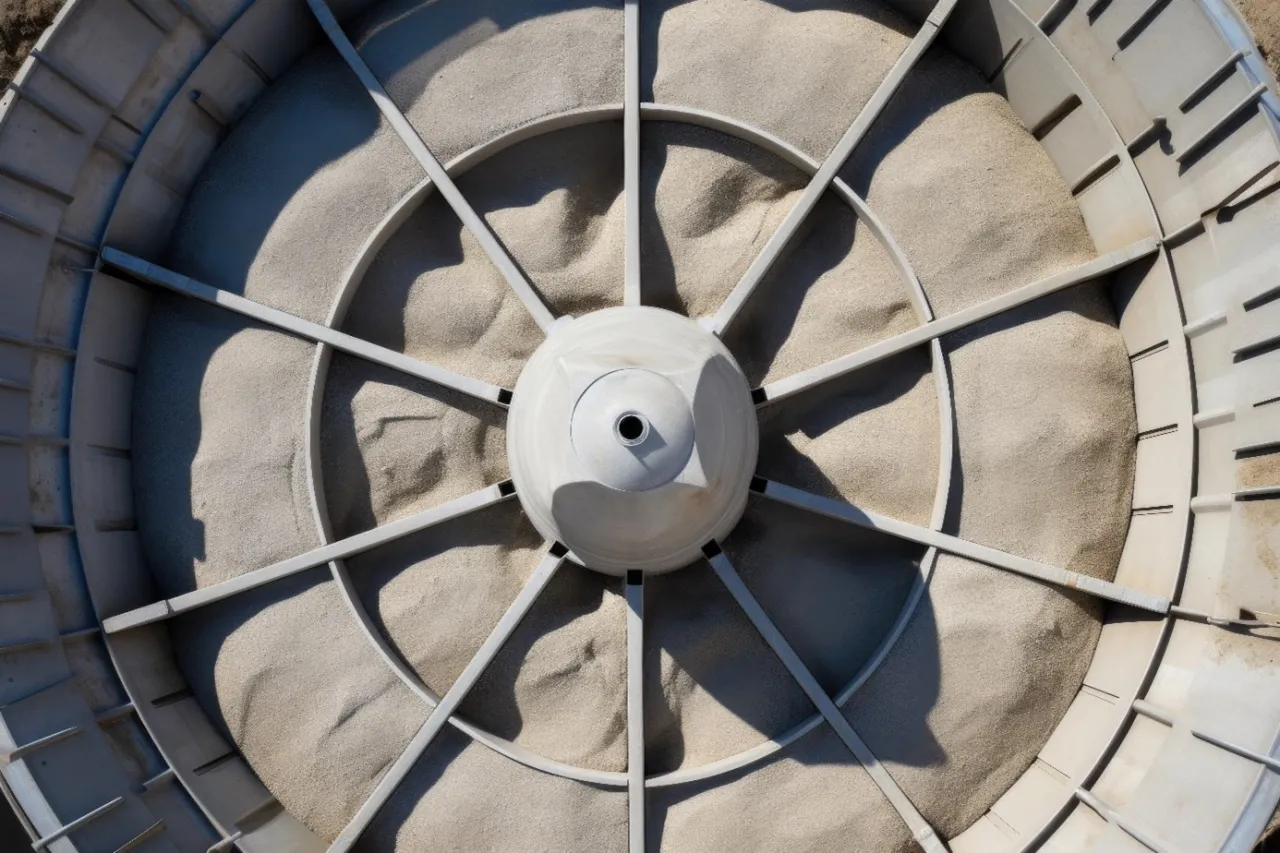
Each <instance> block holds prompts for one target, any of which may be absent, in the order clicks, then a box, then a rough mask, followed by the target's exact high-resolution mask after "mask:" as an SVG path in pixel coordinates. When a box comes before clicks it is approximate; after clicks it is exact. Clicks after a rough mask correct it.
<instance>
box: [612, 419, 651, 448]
mask: <svg viewBox="0 0 1280 853" xmlns="http://www.w3.org/2000/svg"><path fill="white" fill-rule="evenodd" d="M614 431H615V432H616V433H617V434H618V438H619V439H620V440H621V441H622V443H623V444H626V445H628V446H630V445H635V444H639V443H640V442H641V441H644V437H645V436H646V435H647V434H648V433H649V424H648V422H647V421H646V420H645V419H644V418H642V417H641V416H640V415H637V414H635V413H634V412H628V413H626V414H625V415H623V416H622V417H620V418H618V422H617V423H616V424H615V425H614Z"/></svg>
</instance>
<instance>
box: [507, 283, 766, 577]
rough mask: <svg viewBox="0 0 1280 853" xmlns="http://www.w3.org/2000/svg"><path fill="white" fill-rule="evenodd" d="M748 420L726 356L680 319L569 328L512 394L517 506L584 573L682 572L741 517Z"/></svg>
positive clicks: (619, 316)
mask: <svg viewBox="0 0 1280 853" xmlns="http://www.w3.org/2000/svg"><path fill="white" fill-rule="evenodd" d="M754 408H755V407H754V404H753V403H752V400H751V391H750V387H749V386H748V384H747V380H746V377H745V376H744V375H743V373H742V370H741V369H740V368H739V367H738V365H737V363H736V362H735V361H734V359H733V356H732V355H730V353H729V351H728V349H726V348H725V346H724V344H722V343H721V342H720V340H719V339H718V338H717V337H715V336H714V335H712V334H711V333H709V332H707V331H706V330H705V329H703V328H702V327H701V326H699V325H698V324H697V323H695V322H694V321H692V320H689V319H688V318H686V317H682V316H680V315H678V314H674V313H672V312H670V311H663V310H661V309H657V308H643V307H625V308H610V309H606V310H604V311H597V312H595V313H593V314H589V315H587V316H585V317H581V318H578V319H575V320H572V321H568V322H565V323H563V324H560V325H557V327H556V328H555V329H554V330H553V331H552V333H551V335H550V336H549V337H548V338H547V340H546V341H545V342H544V343H543V344H542V345H541V346H540V347H539V348H538V350H537V351H536V352H535V353H534V355H533V357H532V358H530V360H529V363H528V364H527V365H526V367H525V369H524V371H523V372H522V373H521V375H520V379H519V381H518V382H517V383H516V387H515V396H514V398H513V401H512V404H511V413H510V418H509V421H508V425H507V454H508V457H509V461H510V465H511V474H512V479H513V480H514V482H515V485H516V493H517V494H518V495H519V497H520V501H521V503H522V505H523V506H524V509H525V511H526V512H527V514H528V515H529V517H530V519H531V520H532V521H533V524H534V526H535V527H537V528H538V531H539V532H540V533H541V534H542V535H543V536H545V537H546V538H547V539H551V540H556V541H559V542H563V543H564V544H565V545H566V546H567V547H568V548H569V549H570V550H571V551H572V552H573V554H574V555H575V556H576V557H577V558H578V559H579V560H580V561H581V562H582V563H583V564H584V565H586V566H588V567H590V568H592V569H596V570H598V571H601V572H605V573H608V574H615V575H616V574H624V573H625V572H627V571H633V570H638V571H643V572H664V571H670V570H672V569H678V568H681V567H682V566H686V565H688V564H690V563H691V562H693V561H694V560H696V559H697V557H698V555H699V553H700V552H701V549H702V546H703V545H704V544H706V543H707V542H708V541H710V540H712V539H717V538H719V537H722V536H724V535H726V534H727V533H728V532H729V530H731V529H732V528H733V526H734V525H735V524H736V523H737V521H738V519H739V518H740V517H741V516H742V512H743V510H744V508H745V506H746V501H747V494H748V491H749V487H750V483H751V476H752V473H753V472H754V470H755V463H756V451H757V446H758V435H757V427H756V417H755V411H754Z"/></svg>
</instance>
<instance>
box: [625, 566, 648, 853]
mask: <svg viewBox="0 0 1280 853" xmlns="http://www.w3.org/2000/svg"><path fill="white" fill-rule="evenodd" d="M626 587H627V797H628V812H627V825H628V830H629V831H628V836H629V839H630V841H629V846H628V850H629V851H630V853H645V841H644V834H645V833H644V830H645V793H644V776H645V771H644V573H643V572H627V583H626Z"/></svg>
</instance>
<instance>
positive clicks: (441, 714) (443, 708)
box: [329, 543, 569, 853]
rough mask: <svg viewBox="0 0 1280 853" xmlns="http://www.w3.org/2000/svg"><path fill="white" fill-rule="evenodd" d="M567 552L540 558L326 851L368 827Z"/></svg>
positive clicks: (557, 548)
mask: <svg viewBox="0 0 1280 853" xmlns="http://www.w3.org/2000/svg"><path fill="white" fill-rule="evenodd" d="M568 553H569V552H568V551H567V550H566V549H565V548H564V547H563V546H562V545H560V544H559V543H557V544H555V545H553V546H552V547H551V548H550V550H549V551H548V552H547V554H546V556H545V557H543V558H542V562H541V563H539V564H538V567H537V568H536V569H534V572H533V574H532V575H531V576H530V577H529V581H528V583H526V584H525V587H524V589H522V590H521V591H520V594H519V595H517V596H516V600H515V601H513V602H512V603H511V606H510V607H509V608H507V612H506V613H504V614H502V618H501V619H499V620H498V624H497V625H495V626H494V628H493V631H492V632H491V633H490V634H489V636H488V638H487V639H485V641H484V643H482V644H481V646H480V648H479V650H478V651H477V652H476V653H475V656H474V657H472V658H471V661H470V662H469V663H468V664H467V666H466V668H465V669H463V670H462V674H461V675H459V676H458V679H457V681H455V682H454V683H453V686H452V687H450V688H449V690H448V691H447V692H446V693H445V694H444V695H443V696H441V697H440V702H439V704H437V705H436V707H435V710H433V711H432V712H431V713H430V714H429V715H428V716H427V721H426V722H425V723H423V724H422V728H420V729H418V732H417V734H415V735H414V736H413V738H412V739H411V740H410V741H409V745H408V746H406V747H405V749H404V752H402V753H401V754H400V757H399V758H397V759H396V760H395V763H393V764H392V765H391V767H390V768H389V769H388V770H387V772H386V773H384V774H383V775H382V778H381V779H379V780H378V784H377V785H376V786H375V787H374V789H373V793H372V794H370V795H369V799H367V800H365V802H364V804H363V805H361V806H360V808H359V810H358V811H357V812H356V814H355V816H354V817H353V818H351V822H350V823H348V824H347V826H346V827H345V828H344V829H343V830H342V832H341V833H339V835H338V837H337V838H336V839H334V842H333V844H331V845H329V853H347V851H349V850H351V848H352V847H353V846H354V845H355V843H356V842H357V841H358V840H359V839H360V836H361V834H362V833H363V832H364V831H365V830H366V829H367V828H368V827H369V824H371V823H373V819H374V818H375V817H377V816H378V812H379V811H381V810H382V807H383V806H385V805H386V804H387V801H388V800H390V799H391V796H392V794H394V793H395V790H396V788H398V787H399V786H400V783H401V782H403V781H404V780H405V777H407V776H408V775H409V771H410V770H412V769H413V766H414V765H415V764H417V763H418V759H419V758H421V757H422V754H423V753H424V752H426V751H427V747H429V746H430V745H431V742H432V741H433V740H435V738H436V735H438V734H439V733H440V730H441V729H443V728H444V726H445V723H447V722H448V721H449V717H450V716H452V715H453V714H454V712H456V711H457V710H458V706H459V705H461V704H462V700H463V699H465V698H466V696H467V694H468V693H470V692H471V688H473V687H475V685H476V682H478V681H479V680H480V676H482V675H483V674H484V671H485V669H487V668H488V666H489V664H490V663H492V662H493V659H494V658H495V657H497V655H498V652H499V651H500V650H501V649H502V646H503V644H504V643H506V641H507V639H508V638H509V637H510V636H511V634H512V632H513V631H515V629H516V627H517V626H518V625H519V624H520V621H521V620H522V619H524V617H525V615H526V614H527V613H528V612H529V610H530V609H531V608H532V607H533V603H534V602H535V601H537V599H538V595H539V594H540V593H541V592H542V590H543V589H545V588H546V586H547V583H548V582H550V580H551V578H552V576H553V575H554V574H555V573H556V569H558V568H560V564H561V563H562V562H564V558H565V555H566V554H568Z"/></svg>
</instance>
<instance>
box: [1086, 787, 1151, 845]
mask: <svg viewBox="0 0 1280 853" xmlns="http://www.w3.org/2000/svg"><path fill="white" fill-rule="evenodd" d="M1076 799H1077V800H1079V801H1080V802H1082V803H1084V804H1085V805H1086V806H1088V807H1089V808H1091V809H1093V810H1094V811H1095V812H1097V813H1098V814H1099V815H1100V816H1101V817H1102V819H1103V820H1105V821H1106V822H1107V823H1109V824H1111V825H1113V826H1115V827H1117V828H1119V829H1120V830H1121V831H1123V832H1124V833H1125V834H1126V835H1128V836H1129V837H1130V838H1132V839H1133V840H1134V841H1136V842H1138V843H1139V844H1141V845H1142V846H1143V847H1145V848H1147V849H1148V850H1150V851H1152V853H1168V848H1166V847H1165V846H1164V845H1163V844H1161V843H1160V842H1159V841H1156V840H1155V839H1154V838H1152V837H1151V835H1150V834H1149V833H1146V832H1144V831H1142V830H1141V829H1139V828H1138V827H1136V826H1134V825H1133V823H1131V822H1130V821H1128V820H1126V819H1125V818H1123V817H1121V816H1120V813H1119V812H1117V811H1116V810H1115V809H1113V808H1111V806H1109V805H1107V804H1106V803H1104V802H1103V801H1102V800H1100V799H1098V798H1097V797H1096V796H1094V795H1093V794H1092V793H1091V792H1089V791H1086V790H1085V789H1084V788H1076Z"/></svg>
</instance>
